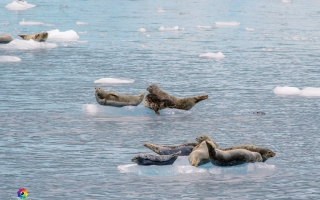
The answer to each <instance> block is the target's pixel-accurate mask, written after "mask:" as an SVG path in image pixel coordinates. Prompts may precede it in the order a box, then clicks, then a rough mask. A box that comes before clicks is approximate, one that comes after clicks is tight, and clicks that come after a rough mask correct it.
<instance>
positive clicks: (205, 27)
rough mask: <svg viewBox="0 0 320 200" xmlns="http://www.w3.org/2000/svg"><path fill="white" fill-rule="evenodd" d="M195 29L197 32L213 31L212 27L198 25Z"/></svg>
mask: <svg viewBox="0 0 320 200" xmlns="http://www.w3.org/2000/svg"><path fill="white" fill-rule="evenodd" d="M197 29H199V30H207V29H213V26H200V25H198V26H197Z"/></svg>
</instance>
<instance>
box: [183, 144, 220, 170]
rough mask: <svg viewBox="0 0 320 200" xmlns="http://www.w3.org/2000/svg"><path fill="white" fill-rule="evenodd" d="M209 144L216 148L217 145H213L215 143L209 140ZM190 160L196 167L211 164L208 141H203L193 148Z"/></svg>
mask: <svg viewBox="0 0 320 200" xmlns="http://www.w3.org/2000/svg"><path fill="white" fill-rule="evenodd" d="M208 142H209V143H210V144H211V145H212V146H214V147H215V143H213V141H210V140H209V141H208ZM188 160H189V163H190V164H191V165H192V166H195V167H197V166H199V165H203V164H206V163H208V162H210V160H209V154H208V148H207V145H206V140H204V141H202V142H201V143H200V144H198V145H197V146H195V147H194V148H193V150H192V152H191V153H190V155H189V157H188Z"/></svg>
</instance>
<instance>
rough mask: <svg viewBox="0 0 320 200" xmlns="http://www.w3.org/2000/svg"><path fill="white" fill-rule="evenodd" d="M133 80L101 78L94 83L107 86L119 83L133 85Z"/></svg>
mask: <svg viewBox="0 0 320 200" xmlns="http://www.w3.org/2000/svg"><path fill="white" fill-rule="evenodd" d="M133 82H134V80H133V79H124V78H101V79H99V80H95V81H94V83H105V84H119V83H133Z"/></svg>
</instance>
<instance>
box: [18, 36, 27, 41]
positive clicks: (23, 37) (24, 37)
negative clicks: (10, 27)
mask: <svg viewBox="0 0 320 200" xmlns="http://www.w3.org/2000/svg"><path fill="white" fill-rule="evenodd" d="M19 36H20V37H21V38H22V39H24V40H25V39H26V37H27V35H19Z"/></svg>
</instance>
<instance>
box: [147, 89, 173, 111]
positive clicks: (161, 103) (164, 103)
mask: <svg viewBox="0 0 320 200" xmlns="http://www.w3.org/2000/svg"><path fill="white" fill-rule="evenodd" d="M143 104H144V105H145V106H146V107H148V108H150V109H152V110H154V112H155V113H156V114H157V115H160V112H159V110H162V109H165V108H173V107H174V106H175V103H174V102H173V101H172V100H171V99H163V98H161V97H159V96H158V95H156V94H148V95H147V96H146V98H144V102H143Z"/></svg>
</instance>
